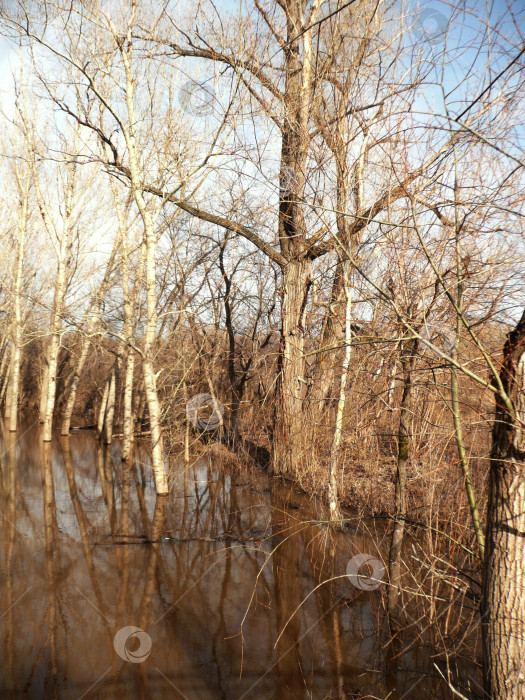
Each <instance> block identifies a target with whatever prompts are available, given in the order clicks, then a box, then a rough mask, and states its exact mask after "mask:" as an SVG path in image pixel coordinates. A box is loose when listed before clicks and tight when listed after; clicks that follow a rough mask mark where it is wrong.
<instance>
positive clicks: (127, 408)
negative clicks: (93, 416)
mask: <svg viewBox="0 0 525 700" xmlns="http://www.w3.org/2000/svg"><path fill="white" fill-rule="evenodd" d="M134 369H135V351H134V350H133V349H132V348H130V347H128V349H127V354H126V370H125V374H124V411H123V419H122V433H123V438H122V459H123V460H124V461H126V460H128V459H129V458H130V457H131V451H132V448H133V433H134V425H133V373H134Z"/></svg>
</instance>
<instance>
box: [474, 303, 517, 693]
mask: <svg viewBox="0 0 525 700" xmlns="http://www.w3.org/2000/svg"><path fill="white" fill-rule="evenodd" d="M500 378H501V383H502V385H503V391H500V392H499V394H498V395H497V401H496V416H495V421H494V428H493V433H492V453H491V466H490V481H489V501H488V512H487V534H486V550H485V566H484V576H483V598H482V630H483V661H484V682H485V690H486V692H487V694H488V697H490V698H492V699H493V700H521V699H522V698H524V697H525V313H524V314H523V316H522V318H521V320H520V322H519V323H518V325H517V326H516V328H515V329H514V330H513V331H512V332H511V333H509V336H508V340H507V342H506V344H505V348H504V352H503V365H502V368H501V370H500Z"/></svg>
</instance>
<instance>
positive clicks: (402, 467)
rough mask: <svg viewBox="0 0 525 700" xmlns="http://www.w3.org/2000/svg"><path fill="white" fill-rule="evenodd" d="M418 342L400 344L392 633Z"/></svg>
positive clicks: (398, 614)
mask: <svg viewBox="0 0 525 700" xmlns="http://www.w3.org/2000/svg"><path fill="white" fill-rule="evenodd" d="M417 346H418V341H417V340H409V341H405V342H404V343H403V344H402V350H401V366H402V368H403V393H402V395H401V404H400V408H399V429H398V439H397V440H398V453H397V468H396V479H395V507H396V519H395V522H394V530H393V532H392V541H391V544H390V553H389V560H388V566H389V579H390V580H389V586H388V613H389V620H390V627H391V629H392V631H393V632H395V631H397V630H398V629H400V628H402V626H403V622H404V619H403V618H404V615H403V606H402V604H401V579H402V571H401V565H402V557H401V555H402V549H403V539H404V534H405V520H406V515H407V466H408V459H409V444H410V422H411V420H412V408H411V393H412V371H413V369H414V365H415V363H416V352H417Z"/></svg>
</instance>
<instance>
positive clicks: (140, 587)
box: [0, 425, 470, 700]
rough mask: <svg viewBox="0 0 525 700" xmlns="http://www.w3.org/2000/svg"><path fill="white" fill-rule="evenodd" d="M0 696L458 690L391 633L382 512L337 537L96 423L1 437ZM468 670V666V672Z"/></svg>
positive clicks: (410, 694) (424, 655)
mask: <svg viewBox="0 0 525 700" xmlns="http://www.w3.org/2000/svg"><path fill="white" fill-rule="evenodd" d="M0 441H1V454H2V461H1V465H0V466H1V498H2V518H1V520H0V536H1V540H0V567H1V571H0V576H1V578H0V584H1V593H0V596H1V599H0V616H1V617H0V633H1V635H2V644H3V650H2V655H3V662H2V664H1V667H0V697H1V698H18V697H27V698H67V699H70V698H71V699H73V698H74V699H77V700H81V699H84V698H85V699H86V700H95V698H108V699H109V698H111V699H113V698H151V699H152V700H161V699H163V698H186V699H188V700H194V699H195V700H197V699H199V700H200V699H203V700H204V699H206V700H207V699H208V698H209V699H212V698H213V699H216V698H224V699H225V700H243V699H247V700H249V699H253V698H264V699H266V698H270V699H274V700H281V699H282V700H285V699H292V700H293V699H295V698H297V699H298V700H299V699H300V700H307V699H308V698H314V699H319V700H321V699H324V698H354V697H355V698H357V697H368V698H389V699H391V700H396V699H397V700H402V699H405V698H406V699H410V698H417V699H418V700H419V699H420V698H427V697H428V698H449V697H452V693H451V692H450V691H449V690H448V688H447V686H446V684H445V683H444V682H443V681H442V680H441V678H440V677H439V674H438V673H437V672H436V669H435V667H434V665H433V659H432V650H428V649H426V648H420V647H418V646H413V647H412V648H411V649H410V650H409V651H408V652H407V653H404V654H402V655H400V656H397V657H396V655H395V654H392V652H391V649H390V646H389V644H388V637H387V635H386V632H385V631H384V630H385V629H386V627H385V614H384V590H383V586H384V585H386V584H379V585H378V586H377V587H374V588H373V590H360V589H359V588H358V587H356V586H355V585H353V583H352V582H351V580H349V579H348V577H347V576H346V571H347V569H346V567H347V564H348V561H349V560H351V559H352V558H353V557H354V556H355V555H357V554H363V553H364V554H367V555H369V556H372V557H374V558H378V559H383V560H385V556H386V554H387V551H388V537H387V533H386V531H385V530H384V521H380V522H377V523H376V522H375V521H373V520H368V521H366V522H365V521H357V520H356V526H355V527H353V528H351V529H350V531H348V532H345V533H337V534H335V535H329V534H328V532H327V530H326V527H325V526H324V525H323V524H322V523H319V522H312V521H315V519H316V516H320V515H322V510H321V509H319V511H318V512H317V513H316V509H315V507H314V505H313V504H311V503H310V502H309V501H308V500H307V499H305V498H304V497H301V496H300V495H298V494H297V493H294V492H292V491H290V490H289V489H287V488H285V487H284V486H283V485H282V484H279V483H276V482H275V480H269V479H268V478H267V477H266V476H265V475H264V474H262V473H260V472H258V471H257V470H251V469H246V470H241V471H239V470H234V469H232V468H231V467H230V468H226V467H224V466H223V465H221V464H220V460H218V459H217V458H215V459H213V458H211V457H206V458H205V459H200V460H199V461H197V462H196V463H195V464H193V465H191V466H189V468H187V469H185V467H184V463H183V462H176V461H175V462H173V463H172V464H171V465H170V468H171V475H170V483H171V492H170V495H169V496H168V497H167V498H164V499H156V498H155V491H154V485H153V479H152V474H151V470H150V468H149V457H148V452H147V450H146V448H145V447H142V446H140V445H138V446H137V448H136V454H135V459H134V461H133V463H132V465H131V467H130V468H129V469H128V470H125V469H123V466H122V463H121V460H120V452H119V445H118V444H114V445H113V446H111V447H110V448H105V447H102V446H101V445H100V444H99V443H98V441H97V440H96V438H95V436H94V435H93V434H92V433H89V432H82V433H76V434H73V435H72V436H71V437H70V438H69V439H60V438H57V440H56V441H55V442H53V443H52V444H47V445H46V444H43V443H42V442H41V440H40V436H39V430H38V426H36V425H33V426H30V425H29V426H26V427H25V428H24V429H23V430H21V431H20V432H19V434H18V435H12V434H9V433H6V432H5V431H3V430H2V432H1V433H0ZM469 672H470V671H469V669H468V668H465V680H466V679H467V677H468V674H469Z"/></svg>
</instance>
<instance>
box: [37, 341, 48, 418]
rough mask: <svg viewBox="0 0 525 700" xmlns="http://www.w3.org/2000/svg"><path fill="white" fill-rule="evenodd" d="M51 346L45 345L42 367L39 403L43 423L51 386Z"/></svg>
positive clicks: (39, 414)
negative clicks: (48, 354)
mask: <svg viewBox="0 0 525 700" xmlns="http://www.w3.org/2000/svg"><path fill="white" fill-rule="evenodd" d="M48 349H49V344H48V343H45V344H44V366H43V367H42V381H41V383H40V403H39V413H38V416H39V422H40V423H43V422H44V420H45V417H46V406H47V388H48V386H49V362H48V357H47V353H48Z"/></svg>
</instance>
